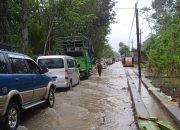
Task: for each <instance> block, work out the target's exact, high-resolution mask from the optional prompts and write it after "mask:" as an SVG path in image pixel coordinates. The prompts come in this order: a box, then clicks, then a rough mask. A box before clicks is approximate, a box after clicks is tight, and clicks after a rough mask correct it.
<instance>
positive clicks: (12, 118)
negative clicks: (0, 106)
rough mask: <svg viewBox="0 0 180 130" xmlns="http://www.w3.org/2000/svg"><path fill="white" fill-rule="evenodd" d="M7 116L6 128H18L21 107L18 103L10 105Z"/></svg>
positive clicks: (14, 129) (13, 129)
mask: <svg viewBox="0 0 180 130" xmlns="http://www.w3.org/2000/svg"><path fill="white" fill-rule="evenodd" d="M5 118H6V119H5V127H6V128H5V130H16V129H17V127H18V125H19V122H20V109H19V106H18V105H17V104H16V103H14V102H12V103H10V104H9V105H8V108H7V112H6V117H5Z"/></svg>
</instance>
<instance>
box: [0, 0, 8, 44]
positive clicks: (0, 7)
mask: <svg viewBox="0 0 180 130" xmlns="http://www.w3.org/2000/svg"><path fill="white" fill-rule="evenodd" d="M6 14H7V9H6V0H1V2H0V42H7V35H8V29H9V26H8V21H7V15H6Z"/></svg>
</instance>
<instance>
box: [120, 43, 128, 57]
mask: <svg viewBox="0 0 180 130" xmlns="http://www.w3.org/2000/svg"><path fill="white" fill-rule="evenodd" d="M119 53H120V54H121V56H129V55H130V50H129V47H128V46H127V45H126V44H125V43H122V42H120V43H119Z"/></svg>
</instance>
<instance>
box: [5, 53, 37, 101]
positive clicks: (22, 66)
mask: <svg viewBox="0 0 180 130" xmlns="http://www.w3.org/2000/svg"><path fill="white" fill-rule="evenodd" d="M8 57H9V61H10V64H11V66H12V83H13V85H12V88H9V89H10V90H17V91H19V92H20V93H21V96H22V100H23V104H26V103H28V102H31V101H32V97H33V88H34V83H33V77H32V76H31V75H29V74H28V68H27V65H26V62H25V59H24V57H23V56H18V55H12V54H11V55H8Z"/></svg>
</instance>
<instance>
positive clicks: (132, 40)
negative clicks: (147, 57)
mask: <svg viewBox="0 0 180 130" xmlns="http://www.w3.org/2000/svg"><path fill="white" fill-rule="evenodd" d="M133 48H134V47H133V40H132V49H131V50H132V51H133Z"/></svg>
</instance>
